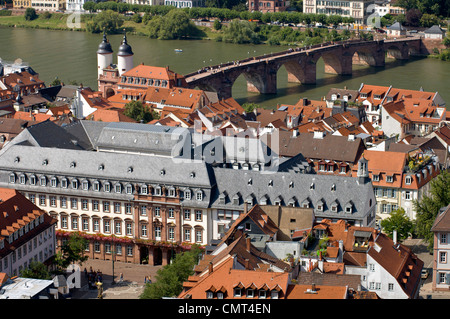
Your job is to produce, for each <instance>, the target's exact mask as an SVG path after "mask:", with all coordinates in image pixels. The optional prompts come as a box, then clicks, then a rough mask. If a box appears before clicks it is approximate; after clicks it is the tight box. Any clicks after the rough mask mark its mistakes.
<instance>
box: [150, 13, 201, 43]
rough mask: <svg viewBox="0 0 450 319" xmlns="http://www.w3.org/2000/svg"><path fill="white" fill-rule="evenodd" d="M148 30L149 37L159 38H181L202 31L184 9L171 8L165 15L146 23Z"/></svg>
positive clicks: (199, 33)
mask: <svg viewBox="0 0 450 319" xmlns="http://www.w3.org/2000/svg"><path fill="white" fill-rule="evenodd" d="M148 31H149V36H150V37H151V38H158V39H160V40H173V39H182V38H188V37H194V36H200V35H201V33H202V32H201V31H200V29H198V28H197V27H196V26H195V24H194V23H193V22H192V21H191V20H190V19H189V15H188V14H187V13H186V12H185V11H184V10H171V11H169V13H167V14H166V15H165V16H157V17H155V18H153V19H152V20H150V21H149V23H148Z"/></svg>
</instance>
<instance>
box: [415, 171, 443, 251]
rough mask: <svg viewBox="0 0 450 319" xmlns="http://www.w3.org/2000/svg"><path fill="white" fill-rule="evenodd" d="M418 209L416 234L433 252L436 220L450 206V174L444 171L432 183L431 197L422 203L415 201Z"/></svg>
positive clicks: (425, 198) (424, 199)
mask: <svg viewBox="0 0 450 319" xmlns="http://www.w3.org/2000/svg"><path fill="white" fill-rule="evenodd" d="M413 204H414V208H415V209H416V212H417V215H416V224H415V226H416V233H417V234H418V235H419V236H420V237H422V238H424V239H425V241H426V242H427V243H428V249H429V250H430V251H431V250H432V249H433V245H434V234H433V232H432V231H431V227H432V226H433V223H434V220H435V219H436V216H437V214H438V212H439V210H440V209H441V208H442V207H446V206H447V205H449V204H450V173H448V172H447V171H442V172H441V173H440V174H439V175H438V176H437V177H436V178H434V179H433V180H432V181H431V182H430V192H429V195H424V196H423V197H422V199H421V200H420V201H417V200H414V202H413Z"/></svg>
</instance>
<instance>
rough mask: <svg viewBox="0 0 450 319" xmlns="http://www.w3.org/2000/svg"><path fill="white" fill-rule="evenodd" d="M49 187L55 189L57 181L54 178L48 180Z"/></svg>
mask: <svg viewBox="0 0 450 319" xmlns="http://www.w3.org/2000/svg"><path fill="white" fill-rule="evenodd" d="M50 185H51V186H52V187H56V186H57V185H58V180H57V179H56V177H52V179H51V180H50Z"/></svg>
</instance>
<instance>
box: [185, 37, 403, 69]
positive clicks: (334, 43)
mask: <svg viewBox="0 0 450 319" xmlns="http://www.w3.org/2000/svg"><path fill="white" fill-rule="evenodd" d="M383 41H384V40H383ZM397 41H398V40H397ZM373 42H379V41H370V40H358V39H352V40H343V41H328V42H324V43H319V44H315V45H310V46H306V47H296V48H295V49H289V50H285V51H281V52H275V53H269V54H264V55H259V56H255V57H249V58H245V59H242V60H236V61H231V62H226V63H221V64H217V65H213V66H208V67H204V68H201V69H200V70H197V71H194V72H191V73H188V74H186V75H184V77H185V78H188V77H192V76H196V75H198V74H201V73H204V72H207V71H209V70H212V69H214V70H217V69H219V68H220V69H223V68H227V67H233V66H239V65H240V64H243V63H246V62H251V61H259V60H262V59H267V58H272V57H277V56H283V55H286V54H289V53H294V52H303V51H304V50H314V49H318V48H323V47H327V46H329V47H331V46H340V45H344V44H354V43H360V44H366V43H373Z"/></svg>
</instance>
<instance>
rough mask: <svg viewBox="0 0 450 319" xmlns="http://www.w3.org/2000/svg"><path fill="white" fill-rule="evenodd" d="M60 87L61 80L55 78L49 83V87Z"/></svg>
mask: <svg viewBox="0 0 450 319" xmlns="http://www.w3.org/2000/svg"><path fill="white" fill-rule="evenodd" d="M58 85H61V80H60V79H58V77H56V78H55V79H54V80H53V81H52V82H50V86H58Z"/></svg>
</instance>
